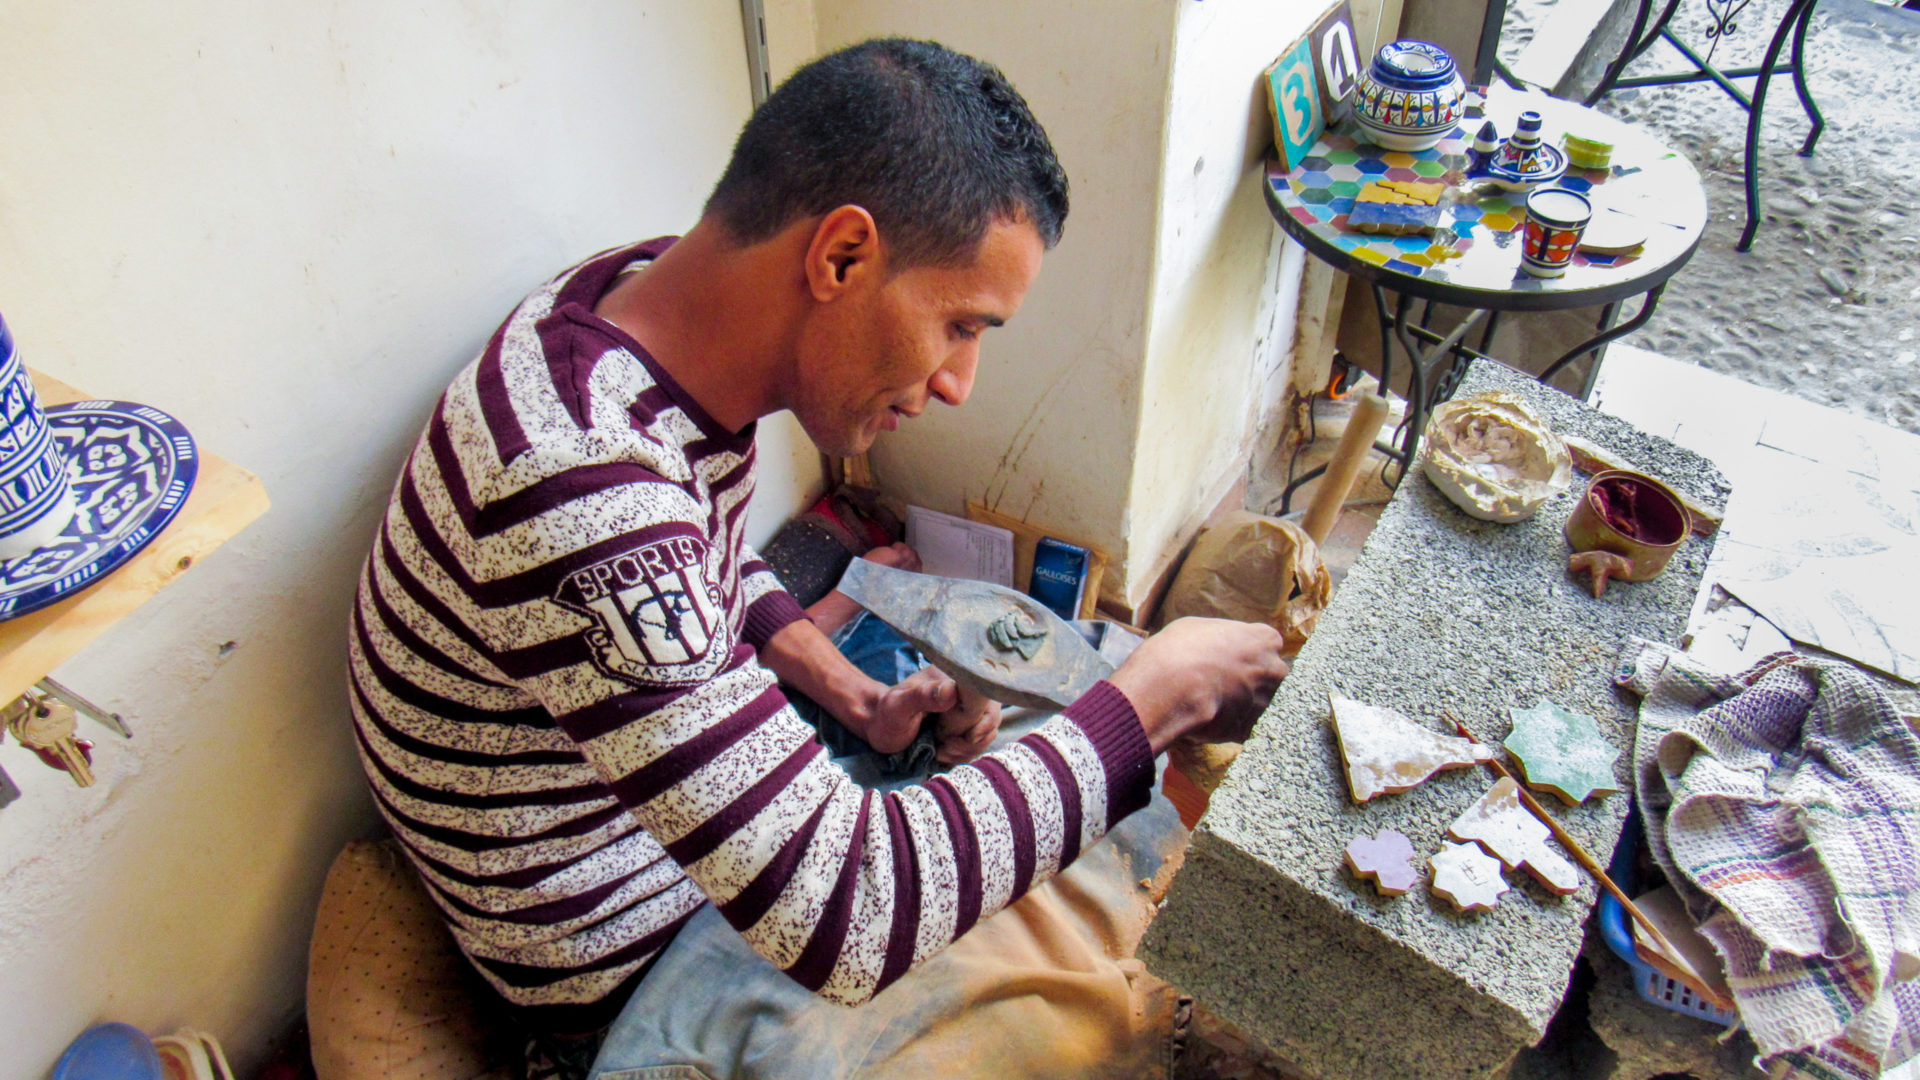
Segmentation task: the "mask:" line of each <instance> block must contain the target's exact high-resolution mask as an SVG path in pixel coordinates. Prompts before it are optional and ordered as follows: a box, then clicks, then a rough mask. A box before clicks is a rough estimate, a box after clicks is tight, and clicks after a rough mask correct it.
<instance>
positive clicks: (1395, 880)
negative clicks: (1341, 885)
mask: <svg viewBox="0 0 1920 1080" xmlns="http://www.w3.org/2000/svg"><path fill="white" fill-rule="evenodd" d="M1347 869H1349V870H1352V871H1353V873H1354V876H1355V877H1359V878H1363V879H1364V878H1371V879H1373V887H1374V888H1375V889H1377V890H1379V893H1380V895H1381V896H1399V895H1401V894H1402V893H1405V892H1406V891H1407V890H1408V889H1411V888H1413V887H1414V886H1415V885H1417V884H1419V883H1420V871H1418V870H1415V869H1414V868H1413V842H1412V841H1410V840H1408V839H1407V837H1406V834H1405V833H1400V832H1395V831H1394V830H1392V829H1381V830H1380V832H1379V834H1378V835H1375V836H1368V835H1367V834H1365V833H1361V834H1360V835H1359V836H1356V837H1354V838H1353V839H1352V840H1349V841H1347Z"/></svg>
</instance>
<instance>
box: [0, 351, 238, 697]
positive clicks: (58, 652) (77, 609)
mask: <svg viewBox="0 0 1920 1080" xmlns="http://www.w3.org/2000/svg"><path fill="white" fill-rule="evenodd" d="M33 385H34V388H35V389H36V390H38V391H39V394H40V403H41V404H42V405H64V404H66V403H67V402H70V401H89V400H92V399H93V397H94V395H92V394H85V393H82V392H80V391H79V390H76V389H74V388H73V387H71V386H68V385H67V384H66V383H63V382H61V381H60V380H58V379H55V378H52V377H50V376H47V375H43V374H41V373H40V372H37V371H36V372H34V373H33ZM268 505H269V504H268V501H267V489H266V487H265V485H263V484H261V483H260V478H259V477H258V476H255V475H254V474H252V473H250V472H248V471H247V470H245V469H243V468H241V467H240V466H238V465H235V464H233V463H232V462H230V461H227V460H226V459H225V458H222V457H219V456H217V455H214V454H210V453H207V452H206V450H205V449H204V448H203V449H202V450H201V451H200V472H199V476H198V478H197V479H196V480H195V481H194V485H193V490H192V491H191V492H190V493H189V494H188V495H187V502H186V505H184V506H182V507H181V508H180V514H179V516H178V517H175V518H174V519H173V521H172V522H171V523H170V524H169V525H168V526H167V527H166V529H164V530H163V531H162V532H161V533H160V535H159V536H156V537H154V538H153V542H152V543H150V544H148V545H147V546H146V547H145V548H143V549H141V551H140V553H139V554H137V555H135V556H134V557H133V558H131V559H128V560H127V561H126V562H125V563H122V564H121V565H120V568H119V569H117V570H115V571H113V572H112V573H110V574H108V575H106V576H105V577H103V578H101V579H100V580H99V581H97V582H95V583H94V584H93V585H91V586H89V587H88V588H86V589H85V590H83V591H82V592H80V593H78V594H76V595H74V596H69V597H67V598H66V599H65V600H62V601H60V602H59V603H57V604H54V605H53V606H51V607H44V608H41V609H40V610H39V611H35V612H33V613H31V614H27V615H22V616H20V617H19V618H17V619H10V620H8V621H6V622H0V702H6V701H12V700H13V699H14V698H16V697H18V696H20V694H21V693H23V692H24V691H25V690H26V689H27V688H28V687H30V686H32V685H33V684H34V683H36V682H38V681H40V679H42V678H44V677H45V676H46V674H47V672H49V671H52V670H53V669H54V668H56V667H59V666H60V665H61V664H62V663H63V662H65V661H66V660H67V658H68V657H71V656H72V655H73V654H75V653H77V652H79V651H80V650H81V649H82V648H83V647H85V645H86V644H87V643H88V642H89V641H92V640H93V639H94V638H96V637H99V636H100V635H101V634H103V633H105V632H106V631H107V628H108V627H110V626H112V625H113V624H114V623H116V622H119V621H120V620H121V619H123V618H125V617H126V616H127V615H129V614H131V613H132V612H133V609H135V608H137V607H139V606H140V605H141V604H144V603H146V602H147V600H148V599H149V598H151V597H152V596H153V594H155V593H157V592H159V591H160V590H161V589H162V588H164V587H166V586H167V585H168V584H170V583H171V582H172V581H173V579H174V578H177V577H179V576H180V575H181V574H183V573H185V572H186V571H187V569H188V568H189V567H191V566H192V565H193V564H194V563H196V562H198V561H200V560H201V559H203V558H205V557H206V556H207V555H208V554H210V553H211V552H212V551H213V550H214V549H215V548H217V547H219V546H220V545H221V544H224V543H226V542H227V541H228V540H229V539H231V538H232V537H234V536H235V535H237V534H238V533H239V532H240V530H241V529H244V528H246V527H247V526H248V525H250V524H252V522H253V520H254V519H255V518H257V517H259V516H260V515H261V514H264V513H266V512H267V506H268Z"/></svg>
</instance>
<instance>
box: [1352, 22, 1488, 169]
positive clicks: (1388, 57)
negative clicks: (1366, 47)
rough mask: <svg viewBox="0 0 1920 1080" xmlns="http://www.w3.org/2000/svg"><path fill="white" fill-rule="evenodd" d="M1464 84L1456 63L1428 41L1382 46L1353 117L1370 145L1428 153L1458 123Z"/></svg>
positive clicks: (1355, 96)
mask: <svg viewBox="0 0 1920 1080" xmlns="http://www.w3.org/2000/svg"><path fill="white" fill-rule="evenodd" d="M1466 90H1467V87H1466V80H1464V79H1462V78H1461V77H1460V71H1459V69H1458V68H1457V67H1456V66H1455V65H1454V62H1453V57H1451V56H1449V55H1447V50H1445V49H1443V48H1441V47H1440V46H1438V45H1430V44H1428V43H1427V42H1424V41H1395V42H1392V43H1390V44H1387V45H1382V46H1380V52H1379V53H1378V54H1377V55H1375V56H1374V58H1373V63H1372V64H1370V65H1369V66H1368V67H1367V70H1366V73H1365V74H1363V75H1361V76H1360V85H1359V87H1358V89H1356V90H1355V91H1354V93H1353V116H1354V119H1355V120H1357V121H1359V123H1360V128H1361V131H1362V132H1363V133H1364V134H1365V135H1366V138H1367V139H1368V141H1370V142H1372V143H1374V144H1376V145H1379V146H1384V147H1386V148H1387V149H1389V150H1425V149H1427V148H1429V147H1431V146H1433V145H1435V144H1436V143H1438V142H1439V141H1440V140H1441V139H1443V138H1445V137H1446V136H1447V133H1448V132H1450V131H1452V130H1453V129H1454V127H1455V125H1457V124H1458V123H1459V122H1460V112H1461V107H1460V103H1461V99H1462V98H1463V97H1465V96H1466Z"/></svg>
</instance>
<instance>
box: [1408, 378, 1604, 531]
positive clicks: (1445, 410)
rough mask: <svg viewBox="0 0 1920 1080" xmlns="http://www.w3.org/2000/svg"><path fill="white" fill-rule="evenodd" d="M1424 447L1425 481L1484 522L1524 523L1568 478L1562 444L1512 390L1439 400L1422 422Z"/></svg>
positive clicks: (1569, 472) (1567, 461)
mask: <svg viewBox="0 0 1920 1080" xmlns="http://www.w3.org/2000/svg"><path fill="white" fill-rule="evenodd" d="M1426 444H1427V453H1426V459H1425V463H1424V466H1423V467H1424V470H1425V472H1426V474H1427V479H1429V480H1431V481H1433V486H1435V487H1437V488H1439V489H1440V490H1441V491H1442V492H1444V493H1445V494H1446V496H1447V498H1449V499H1452V500H1453V502H1454V505H1456V506H1458V507H1459V508H1460V509H1462V510H1465V511H1466V512H1467V513H1469V514H1472V515H1473V516H1474V517H1477V518H1479V519H1481V520H1483V521H1499V522H1505V523H1509V524H1511V523H1513V522H1516V521H1525V520H1527V519H1528V518H1530V517H1532V516H1533V515H1534V514H1536V513H1538V512H1539V510H1540V507H1541V506H1542V505H1544V504H1545V503H1546V501H1547V500H1548V499H1551V498H1553V497H1554V496H1556V495H1559V494H1560V493H1561V492H1564V491H1566V490H1567V487H1568V486H1569V485H1570V484H1572V482H1573V460H1572V459H1571V458H1570V457H1568V455H1567V448H1566V447H1565V446H1563V445H1561V442H1560V439H1559V437H1558V436H1556V435H1555V434H1554V433H1553V431H1552V430H1551V429H1549V428H1548V427H1547V425H1546V424H1545V423H1544V422H1543V421H1542V420H1541V419H1540V417H1539V416H1538V415H1537V414H1536V413H1535V412H1534V411H1533V410H1532V409H1530V408H1528V407H1527V405H1526V403H1525V402H1524V401H1522V400H1521V399H1519V398H1518V397H1515V396H1514V395H1512V394H1505V393H1497V392H1496V393H1487V394H1476V395H1474V396H1472V397H1467V398H1457V399H1455V400H1453V401H1449V402H1447V403H1445V404H1443V405H1441V406H1440V407H1439V408H1437V409H1435V410H1434V411H1433V417H1432V419H1430V420H1429V421H1428V422H1427V434H1426Z"/></svg>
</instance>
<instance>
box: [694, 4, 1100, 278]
mask: <svg viewBox="0 0 1920 1080" xmlns="http://www.w3.org/2000/svg"><path fill="white" fill-rule="evenodd" d="M847 204H853V205H857V206H861V207H864V208H865V209H866V211H867V212H868V213H869V214H872V215H873V219H874V222H875V223H876V224H877V225H879V227H880V231H881V235H882V236H883V237H884V238H885V240H886V243H887V247H888V250H889V252H890V253H891V258H892V262H893V265H894V266H895V268H897V269H903V268H905V267H909V266H918V265H927V264H936V265H948V266H951V265H960V264H964V263H966V262H968V261H970V260H971V259H972V258H973V256H974V254H975V253H976V252H977V251H978V250H979V245H980V242H981V240H983V239H984V238H985V237H986V234H987V229H988V227H989V225H991V224H992V223H993V222H994V221H996V220H1013V219H1016V218H1024V219H1025V220H1026V221H1028V222H1030V223H1031V224H1032V225H1033V227H1034V229H1035V230H1036V231H1038V232H1039V234H1040V239H1041V241H1042V242H1043V243H1044V244H1045V245H1046V246H1047V247H1049V248H1051V247H1052V246H1053V245H1054V244H1056V243H1058V242H1059V240H1060V233H1061V231H1062V229H1063V228H1064V227H1065V225H1066V220H1067V174H1066V173H1065V172H1064V171H1063V170H1062V169H1061V168H1060V162H1059V161H1058V160H1056V159H1055V158H1054V155H1053V144H1052V143H1051V142H1049V141H1048V139H1047V133H1046V131H1044V130H1043V129H1042V128H1041V127H1040V122H1039V121H1037V120H1035V119H1034V118H1033V113H1032V112H1031V111H1030V110H1029V109H1028V108H1027V102H1026V99H1024V98H1022V97H1021V96H1020V94H1019V92H1018V91H1016V90H1014V88H1013V86H1012V84H1010V83H1008V82H1007V77H1006V76H1005V75H1003V74H1001V73H1000V69H999V68H996V67H994V66H993V65H992V64H988V63H985V62H983V61H980V60H976V59H974V58H973V57H971V56H966V55H964V54H961V53H957V52H954V51H953V50H952V49H949V48H946V47H945V46H943V45H938V44H935V43H934V42H931V41H911V40H906V39H903V38H879V39H875V40H873V41H868V42H864V43H862V44H859V45H854V46H850V47H848V48H845V49H842V50H840V51H839V52H835V53H830V54H828V55H826V56H823V57H821V58H820V59H818V60H815V61H813V62H812V63H810V64H808V65H807V66H805V67H803V68H801V69H800V70H799V71H796V72H794V73H793V75H792V77H790V78H789V79H787V81H786V82H784V83H782V84H781V85H780V88H779V89H778V90H776V91H774V93H773V95H772V96H771V97H769V98H768V99H767V100H766V103H765V104H763V105H761V106H760V108H759V109H758V110H756V111H755V112H754V114H753V116H752V117H751V118H749V119H748V120H747V124H746V127H745V128H743V129H742V130H741V132H740V139H739V141H738V142H736V143H734V146H733V158H732V160H730V161H729V162H728V163H727V171H726V172H725V173H724V174H723V175H722V176H721V177H720V182H719V184H717V185H716V186H715V187H714V189H713V194H712V195H711V196H709V197H708V199H707V205H706V212H707V213H708V214H711V215H713V216H715V217H716V218H717V219H718V220H719V222H720V224H721V225H722V226H723V227H724V228H725V229H726V231H727V233H728V234H729V235H730V237H731V238H732V239H733V240H734V241H736V242H738V243H740V244H742V245H746V244H755V243H759V242H761V241H763V240H767V239H770V238H772V237H773V236H775V235H777V234H778V233H779V232H780V231H781V230H782V229H785V228H787V227H788V226H789V225H792V224H793V223H794V222H795V221H799V220H802V219H804V218H808V217H813V216H815V215H819V214H824V213H826V212H828V211H830V210H832V209H834V208H835V207H839V206H845V205H847Z"/></svg>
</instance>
